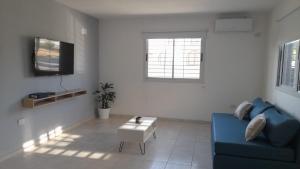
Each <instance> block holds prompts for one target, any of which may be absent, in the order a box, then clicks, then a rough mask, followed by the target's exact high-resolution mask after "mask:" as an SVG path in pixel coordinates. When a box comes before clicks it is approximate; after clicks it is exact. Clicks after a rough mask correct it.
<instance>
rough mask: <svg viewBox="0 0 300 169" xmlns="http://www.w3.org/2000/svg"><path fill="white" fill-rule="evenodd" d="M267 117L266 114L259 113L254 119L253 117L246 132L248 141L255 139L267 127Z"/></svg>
mask: <svg viewBox="0 0 300 169" xmlns="http://www.w3.org/2000/svg"><path fill="white" fill-rule="evenodd" d="M265 125H266V118H265V115H264V114H259V115H257V116H256V117H255V118H254V119H252V120H251V121H250V122H249V124H248V126H247V128H246V132H245V138H246V141H250V140H253V139H255V138H256V137H257V136H258V135H259V134H260V133H261V132H262V130H263V129H264V128H265Z"/></svg>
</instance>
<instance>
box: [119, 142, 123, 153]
mask: <svg viewBox="0 0 300 169" xmlns="http://www.w3.org/2000/svg"><path fill="white" fill-rule="evenodd" d="M123 146H124V141H121V142H120V146H119V152H122V149H123Z"/></svg>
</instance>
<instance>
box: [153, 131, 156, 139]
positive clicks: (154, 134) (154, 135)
mask: <svg viewBox="0 0 300 169" xmlns="http://www.w3.org/2000/svg"><path fill="white" fill-rule="evenodd" d="M153 137H154V138H155V139H156V133H155V131H154V132H153Z"/></svg>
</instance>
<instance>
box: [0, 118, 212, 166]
mask: <svg viewBox="0 0 300 169" xmlns="http://www.w3.org/2000/svg"><path fill="white" fill-rule="evenodd" d="M127 120H128V117H113V118H111V119H110V120H107V121H104V120H102V121H101V120H93V121H90V122H88V123H86V124H83V125H81V126H79V127H77V128H75V129H73V130H72V131H69V132H66V133H63V134H62V135H61V136H59V137H56V138H54V139H52V140H51V141H48V143H47V144H45V145H41V146H39V147H35V148H33V149H29V150H28V151H29V152H23V153H20V154H18V155H16V156H14V157H12V158H10V159H8V160H5V161H3V162H1V163H0V169H20V168H22V169H211V168H212V167H211V149H210V127H209V124H208V123H201V122H186V121H185V122H183V121H176V120H163V119H161V120H159V122H158V130H157V139H154V138H151V139H150V140H149V141H148V142H147V144H146V154H145V155H141V154H140V150H139V146H138V144H133V143H128V144H125V145H124V148H123V152H122V153H119V152H118V146H119V142H118V139H117V130H116V129H117V128H118V126H120V125H121V124H122V123H124V122H125V121H127Z"/></svg>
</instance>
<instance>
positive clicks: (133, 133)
mask: <svg viewBox="0 0 300 169" xmlns="http://www.w3.org/2000/svg"><path fill="white" fill-rule="evenodd" d="M135 119H136V117H133V118H132V119H130V120H129V121H127V122H126V123H124V124H123V125H122V126H120V127H119V128H118V137H119V140H120V147H119V152H122V149H123V146H124V143H125V142H136V143H139V146H140V150H141V154H145V153H146V145H145V143H146V141H147V140H148V139H149V138H150V137H151V135H153V137H154V138H156V134H155V131H156V128H157V124H156V123H157V118H156V117H142V118H141V119H140V122H141V123H135ZM142 144H143V148H142Z"/></svg>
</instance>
